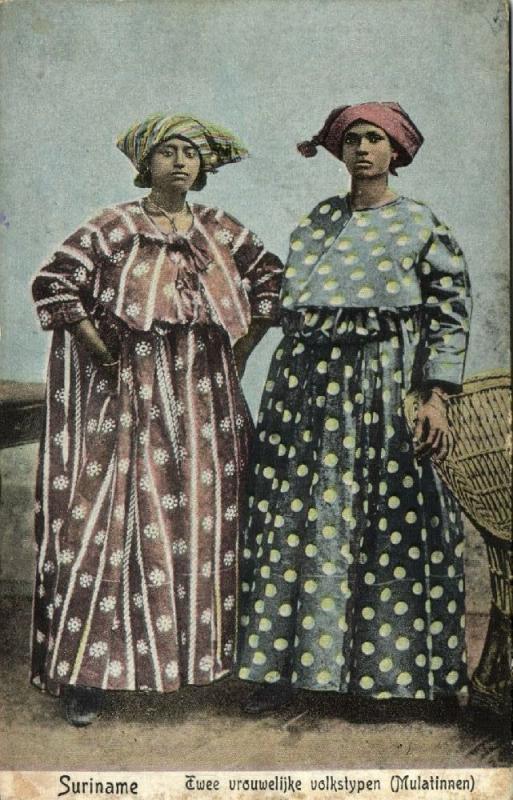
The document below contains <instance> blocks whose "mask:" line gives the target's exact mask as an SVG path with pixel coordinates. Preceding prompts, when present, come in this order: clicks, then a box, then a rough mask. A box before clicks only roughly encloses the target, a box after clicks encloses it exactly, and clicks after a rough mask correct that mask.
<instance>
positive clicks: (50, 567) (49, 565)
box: [43, 561, 55, 575]
mask: <svg viewBox="0 0 513 800" xmlns="http://www.w3.org/2000/svg"><path fill="white" fill-rule="evenodd" d="M43 571H44V572H46V573H47V574H48V575H51V574H52V572H55V564H54V563H53V561H45V563H44V566H43Z"/></svg>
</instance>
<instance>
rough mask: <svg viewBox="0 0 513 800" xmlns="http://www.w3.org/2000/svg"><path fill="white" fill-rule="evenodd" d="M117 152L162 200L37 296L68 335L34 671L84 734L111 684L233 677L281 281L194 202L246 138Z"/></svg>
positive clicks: (41, 511)
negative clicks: (268, 338)
mask: <svg viewBox="0 0 513 800" xmlns="http://www.w3.org/2000/svg"><path fill="white" fill-rule="evenodd" d="M118 146H119V147H120V149H121V150H122V151H123V152H124V153H125V154H126V155H127V156H128V157H129V158H130V159H131V160H132V161H133V163H134V164H135V165H136V167H137V169H138V175H137V177H136V185H138V186H141V187H148V188H150V187H151V191H150V192H149V193H148V196H147V197H145V198H144V199H141V200H137V201H133V202H129V203H122V204H120V205H117V206H114V207H111V208H108V209H106V210H104V211H103V212H101V213H100V214H99V215H97V216H96V217H95V218H94V219H92V220H90V221H89V222H87V223H85V224H84V225H83V226H82V227H80V228H79V229H78V230H77V231H76V232H75V233H73V234H72V235H71V236H70V237H69V238H68V239H66V241H65V242H64V243H63V244H62V245H61V246H60V248H59V249H58V251H57V252H56V253H55V254H54V255H53V256H52V257H51V258H50V259H49V261H48V262H47V263H46V264H45V265H44V266H43V268H42V269H41V271H40V272H39V274H38V276H37V277H36V279H35V281H34V284H33V292H34V298H35V300H36V306H37V310H38V313H39V318H40V321H41V323H42V326H43V328H45V329H52V330H53V331H54V333H53V339H52V349H51V354H50V361H49V369H48V391H47V417H46V427H45V433H44V438H43V441H42V445H41V451H40V467H39V476H38V486H37V504H36V511H37V515H36V540H37V549H38V553H37V570H36V590H35V595H34V622H33V644H32V672H31V677H32V682H33V683H34V684H35V685H36V686H38V687H40V688H42V689H46V690H48V691H50V692H52V693H54V694H58V693H59V692H60V690H61V689H62V688H64V689H65V690H66V691H65V692H64V693H63V694H65V695H66V698H67V714H68V719H69V721H70V722H72V723H73V724H76V725H85V724H87V723H89V722H91V720H92V719H93V717H94V714H95V711H96V710H97V708H98V704H99V703H100V702H101V697H102V694H101V692H100V691H98V690H102V689H103V690H111V689H112V690H148V691H149V690H151V691H157V692H171V691H175V690H176V689H178V688H179V687H180V686H182V685H184V684H207V683H210V682H212V681H214V680H216V679H218V678H220V677H222V676H223V675H227V674H229V673H230V671H231V669H232V665H233V659H234V654H235V649H236V636H237V617H238V615H237V608H236V601H237V590H238V584H239V577H238V566H239V563H238V562H239V559H238V543H239V534H240V527H241V519H242V517H241V514H243V513H245V508H246V503H245V495H244V488H245V472H246V468H247V464H248V447H249V440H250V437H251V435H252V424H251V420H250V418H249V414H248V412H247V408H246V404H245V402H244V398H243V396H242V392H241V388H240V383H239V376H240V374H241V373H242V370H243V368H244V362H245V359H246V358H247V355H248V353H249V351H250V350H251V348H252V347H253V346H254V344H255V343H256V341H258V338H259V337H260V336H262V335H263V333H264V331H265V330H266V329H267V328H268V326H269V325H270V324H272V321H273V319H274V318H275V317H276V312H277V309H278V292H279V282H280V278H281V272H282V266H281V264H280V262H279V260H278V259H277V258H276V257H275V256H273V255H272V254H271V253H268V252H267V251H266V250H265V249H264V247H263V245H262V243H261V242H260V241H259V240H258V239H257V237H256V236H254V235H253V234H252V233H251V231H249V230H248V229H247V228H245V227H244V226H242V225H241V224H240V223H238V222H237V221H236V220H234V219H233V217H231V216H229V215H228V214H226V213H225V212H224V211H222V210H220V209H217V208H208V207H206V206H201V205H197V204H191V205H189V204H188V203H187V202H186V196H187V192H188V191H189V190H190V189H201V188H202V187H203V186H204V185H205V182H206V173H207V172H209V171H210V172H212V171H213V170H214V167H219V166H223V165H224V164H229V163H231V162H235V161H239V160H240V159H241V158H242V157H243V156H244V155H245V154H246V150H245V149H244V148H243V147H242V145H240V143H239V142H238V141H237V140H236V139H235V137H233V136H232V135H231V134H229V133H228V132H227V131H224V130H223V129H220V128H218V126H215V125H212V124H211V123H201V122H200V121H198V120H196V119H191V118H190V117H183V116H165V115H156V116H153V117H150V118H148V119H147V120H145V121H144V122H142V123H140V124H136V125H135V126H133V127H132V128H131V129H130V130H129V131H128V132H127V134H126V135H125V136H123V137H121V139H120V140H119V143H118Z"/></svg>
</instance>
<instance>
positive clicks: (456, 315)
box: [420, 217, 472, 391]
mask: <svg viewBox="0 0 513 800" xmlns="http://www.w3.org/2000/svg"><path fill="white" fill-rule="evenodd" d="M433 220H434V226H433V230H432V234H431V237H430V239H429V241H428V242H427V245H426V250H425V255H424V257H423V260H422V262H421V265H420V268H421V273H422V293H423V299H424V312H425V322H426V337H425V345H426V360H425V363H424V367H423V382H424V385H432V384H448V385H449V386H448V388H449V389H452V390H453V391H454V390H457V389H458V387H459V386H460V385H461V382H462V380H463V370H464V366H465V354H466V350H467V342H468V332H469V322H470V315H471V310H472V300H471V293H470V280H469V277H468V272H467V264H466V261H465V257H464V255H463V253H462V251H461V249H460V247H459V245H458V244H457V242H456V241H455V240H454V238H453V237H452V236H451V234H450V232H449V230H448V229H447V228H446V226H445V225H443V224H442V223H440V221H439V220H437V219H436V217H433Z"/></svg>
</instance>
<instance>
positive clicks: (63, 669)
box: [57, 661, 69, 678]
mask: <svg viewBox="0 0 513 800" xmlns="http://www.w3.org/2000/svg"><path fill="white" fill-rule="evenodd" d="M68 672H69V661H59V663H58V664H57V675H58V676H59V677H60V678H63V677H64V676H65V675H67V674H68Z"/></svg>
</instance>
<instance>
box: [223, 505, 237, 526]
mask: <svg viewBox="0 0 513 800" xmlns="http://www.w3.org/2000/svg"><path fill="white" fill-rule="evenodd" d="M236 516H237V506H234V505H232V506H228V508H227V509H226V511H225V512H224V518H225V519H226V520H228V521H229V522H230V521H231V520H232V519H235V517H236Z"/></svg>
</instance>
